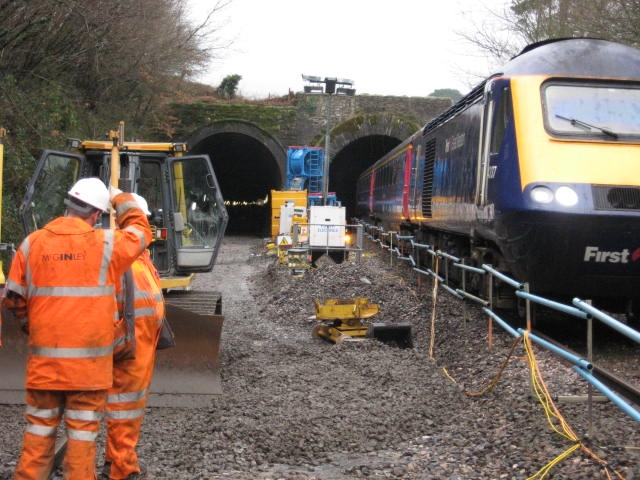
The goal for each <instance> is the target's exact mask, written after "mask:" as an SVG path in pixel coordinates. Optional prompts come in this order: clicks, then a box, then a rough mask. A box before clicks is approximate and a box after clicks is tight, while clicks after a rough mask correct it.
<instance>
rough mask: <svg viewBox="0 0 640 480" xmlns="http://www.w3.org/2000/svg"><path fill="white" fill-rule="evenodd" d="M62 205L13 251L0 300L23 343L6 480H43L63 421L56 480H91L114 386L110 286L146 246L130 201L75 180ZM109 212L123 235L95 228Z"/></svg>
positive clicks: (143, 220)
mask: <svg viewBox="0 0 640 480" xmlns="http://www.w3.org/2000/svg"><path fill="white" fill-rule="evenodd" d="M64 203H65V206H66V214H65V216H62V217H58V218H56V219H54V220H52V221H51V222H49V223H47V224H46V225H45V226H44V227H43V228H41V229H39V230H36V231H35V232H33V233H31V234H30V235H29V236H27V237H26V238H25V240H24V241H23V242H22V243H21V245H20V247H19V249H18V251H17V252H16V255H15V257H14V259H13V262H12V264H11V268H10V270H9V275H8V279H7V282H6V286H5V292H4V294H3V297H2V307H3V314H5V315H6V314H11V315H13V316H14V317H15V318H16V320H17V321H19V322H20V323H21V325H22V328H23V330H24V331H25V332H27V333H28V336H29V338H28V352H27V367H26V404H27V406H26V412H25V418H26V420H27V426H26V428H25V432H24V439H23V445H22V454H21V456H20V460H19V462H18V464H17V466H16V469H15V476H14V479H15V480H42V479H45V478H48V475H49V472H50V471H51V469H52V466H53V462H54V449H55V441H56V433H57V429H58V426H59V424H60V422H61V420H62V418H63V417H64V421H65V426H66V435H67V449H66V454H65V457H64V460H63V464H62V468H63V475H64V479H65V480H92V479H96V478H97V472H96V466H95V461H96V444H95V439H96V436H97V435H98V432H99V429H100V423H101V420H102V417H103V415H104V409H105V403H106V399H107V389H109V388H111V386H112V385H113V375H112V373H113V341H114V322H115V321H116V319H117V311H116V302H115V285H116V282H118V281H119V279H120V277H121V276H122V275H123V274H124V272H125V271H126V270H127V269H128V268H129V267H130V266H131V264H132V263H133V262H134V260H135V259H136V258H138V256H139V255H140V254H141V253H142V252H143V251H144V250H145V248H146V246H147V245H148V244H149V242H150V241H151V229H150V227H149V221H148V220H147V216H146V215H145V214H144V213H143V212H142V210H141V209H140V208H139V207H138V205H137V203H136V202H135V200H134V197H133V196H132V195H131V194H130V193H123V192H122V191H121V190H119V189H117V188H113V187H111V188H110V190H107V188H106V186H105V184H104V183H103V182H102V181H101V180H100V179H98V178H83V179H81V180H78V181H77V182H76V183H75V184H74V185H73V186H72V187H71V189H70V190H69V192H68V196H67V198H66V199H65V201H64ZM111 206H113V207H114V208H115V211H116V217H117V220H118V222H119V223H120V225H122V226H123V227H124V228H122V229H119V230H114V229H101V228H96V227H95V225H96V223H97V222H98V219H99V218H100V216H101V215H102V213H104V212H108V211H109V210H110V208H111ZM5 321H6V319H5Z"/></svg>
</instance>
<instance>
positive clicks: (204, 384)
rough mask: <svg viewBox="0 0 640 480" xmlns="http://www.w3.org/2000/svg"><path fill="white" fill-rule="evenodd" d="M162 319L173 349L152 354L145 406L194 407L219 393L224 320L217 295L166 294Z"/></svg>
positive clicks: (212, 293) (214, 293)
mask: <svg viewBox="0 0 640 480" xmlns="http://www.w3.org/2000/svg"><path fill="white" fill-rule="evenodd" d="M165 304H166V305H165V307H166V316H167V320H168V321H169V324H170V325H171V328H172V329H173V333H174V335H175V343H176V345H175V347H171V348H167V349H165V350H159V351H158V352H156V364H155V370H154V373H153V380H152V382H151V387H150V391H151V394H150V396H149V401H148V405H149V406H152V407H181V408H198V407H206V406H208V405H209V404H210V401H211V398H212V395H220V394H221V393H222V384H221V380H220V369H219V359H220V336H221V332H222V324H223V321H224V317H223V316H222V300H221V295H220V293H219V292H206V291H196V290H190V291H175V292H174V291H170V292H169V293H167V295H166V296H165Z"/></svg>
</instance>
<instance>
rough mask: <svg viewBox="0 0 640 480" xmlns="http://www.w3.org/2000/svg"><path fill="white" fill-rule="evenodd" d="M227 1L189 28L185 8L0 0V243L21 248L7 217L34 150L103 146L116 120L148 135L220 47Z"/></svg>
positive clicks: (143, 2)
mask: <svg viewBox="0 0 640 480" xmlns="http://www.w3.org/2000/svg"><path fill="white" fill-rule="evenodd" d="M231 1H232V0H212V2H211V4H210V5H211V6H210V7H209V13H208V15H206V16H205V17H204V18H202V19H201V20H199V23H197V24H192V23H191V21H190V20H189V19H188V15H187V14H188V12H187V5H188V2H187V0H119V1H115V2H114V1H112V0H0V7H1V11H2V16H0V111H1V112H2V124H1V125H0V127H4V128H7V129H8V130H9V132H10V133H9V136H8V137H7V139H6V142H5V145H6V149H5V152H6V159H7V161H6V162H5V164H4V169H5V175H4V178H5V182H4V189H3V196H4V199H3V213H4V215H3V217H4V220H5V221H3V222H2V227H3V234H2V238H3V239H5V241H6V240H8V241H14V242H16V243H17V241H19V238H20V233H21V232H20V230H21V229H19V225H18V222H17V221H16V219H17V215H16V214H15V212H16V211H17V208H18V205H19V204H20V202H21V200H22V196H23V194H24V188H25V184H26V181H27V179H28V178H29V177H30V175H31V174H32V172H33V168H34V165H35V158H37V156H39V154H40V152H41V150H42V149H43V148H62V147H63V146H64V143H65V139H66V138H68V137H76V138H78V137H80V138H102V136H103V135H104V134H105V133H106V131H107V130H108V129H109V128H113V127H115V126H116V125H117V124H118V122H119V121H120V120H124V121H126V122H127V133H128V134H129V135H132V136H136V135H138V134H139V132H140V131H143V132H144V131H145V130H146V131H152V128H155V127H157V124H159V123H160V122H158V121H157V120H156V119H157V118H158V117H159V113H158V112H159V111H160V109H161V107H162V106H163V105H164V104H166V103H167V102H168V101H170V100H172V99H175V98H176V97H177V96H178V95H179V94H181V93H182V92H184V91H186V90H187V89H188V88H189V83H188V80H189V79H191V78H193V77H194V76H195V74H197V73H199V71H200V70H202V69H203V68H205V66H207V65H208V63H209V62H210V60H212V59H214V58H215V57H216V54H217V52H218V50H220V49H224V48H226V47H227V46H228V45H224V44H221V43H220V42H219V41H218V40H217V39H216V38H215V36H214V35H215V33H216V30H217V25H216V24H215V23H214V20H217V19H218V17H219V15H218V13H219V12H220V11H221V10H222V9H223V8H224V7H225V6H227V5H228V4H229V3H230V2H231ZM153 131H156V130H153ZM142 136H144V134H142Z"/></svg>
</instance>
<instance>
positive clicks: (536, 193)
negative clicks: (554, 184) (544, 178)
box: [530, 186, 553, 203]
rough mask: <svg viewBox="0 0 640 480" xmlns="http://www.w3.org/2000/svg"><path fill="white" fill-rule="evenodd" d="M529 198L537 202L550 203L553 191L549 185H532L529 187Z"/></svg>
mask: <svg viewBox="0 0 640 480" xmlns="http://www.w3.org/2000/svg"><path fill="white" fill-rule="evenodd" d="M530 195H531V199H532V200H533V201H534V202H538V203H551V202H552V201H553V191H551V189H550V188H549V187H543V186H540V187H534V188H532V189H531V193H530Z"/></svg>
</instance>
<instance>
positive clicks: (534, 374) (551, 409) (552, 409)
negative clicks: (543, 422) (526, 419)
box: [523, 331, 624, 480]
mask: <svg viewBox="0 0 640 480" xmlns="http://www.w3.org/2000/svg"><path fill="white" fill-rule="evenodd" d="M523 342H524V348H525V351H526V353H527V357H528V359H529V367H530V368H529V370H530V372H531V384H532V387H533V390H534V392H535V394H536V396H537V397H538V400H539V401H540V404H541V405H542V406H543V408H544V411H545V414H546V416H547V421H548V422H549V425H550V426H551V428H552V429H553V430H554V431H555V432H556V433H558V434H559V435H562V436H563V437H565V438H566V439H568V440H569V441H571V442H574V445H572V446H571V447H569V448H568V449H567V450H565V451H564V452H563V453H561V454H560V455H558V456H557V457H556V458H554V459H553V460H551V461H550V462H549V463H547V465H545V466H544V467H542V468H541V469H540V470H538V472H536V473H535V474H534V475H533V476H531V477H529V478H528V479H527V480H531V479H535V478H539V479H542V478H544V477H545V476H546V475H547V474H548V473H549V472H550V471H551V469H552V468H553V467H554V466H555V465H557V464H558V463H559V462H560V461H561V460H564V459H565V458H566V457H568V456H569V455H570V454H571V453H573V452H575V451H576V450H578V449H579V448H580V449H582V451H583V452H585V453H586V454H587V455H589V456H590V457H591V458H592V459H593V460H595V461H596V462H597V463H599V464H600V465H601V466H602V467H603V468H604V469H605V472H606V474H607V478H611V477H610V474H609V472H613V473H614V474H615V475H616V476H617V477H618V478H619V479H620V480H624V476H623V475H622V474H620V473H619V472H617V471H616V470H614V469H612V468H611V467H610V466H609V464H608V463H607V462H605V461H604V460H602V459H601V458H599V457H598V456H597V455H596V454H595V453H594V452H592V451H591V450H590V449H589V448H588V447H587V446H586V445H585V444H584V443H582V441H580V439H579V438H578V436H577V435H576V434H575V432H574V431H573V430H572V429H571V427H570V426H569V424H568V423H567V422H566V420H565V419H564V417H563V416H562V414H561V413H560V411H559V410H558V408H557V407H556V405H555V403H554V401H553V399H552V398H551V395H550V394H549V390H548V389H547V386H546V384H545V383H544V379H543V378H542V374H541V372H540V367H539V365H538V362H537V361H536V358H535V354H534V352H533V346H532V344H531V339H530V338H529V331H525V333H524V335H523ZM554 419H555V420H556V421H557V422H558V423H559V424H560V427H562V431H560V430H559V429H558V427H557V426H556V425H555V424H554V421H553V420H554Z"/></svg>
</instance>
